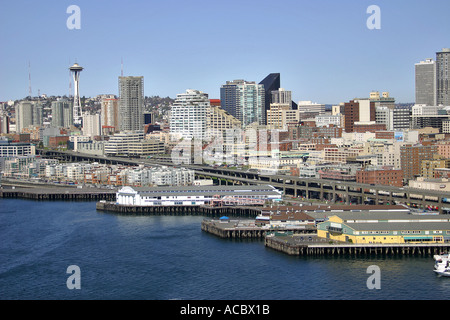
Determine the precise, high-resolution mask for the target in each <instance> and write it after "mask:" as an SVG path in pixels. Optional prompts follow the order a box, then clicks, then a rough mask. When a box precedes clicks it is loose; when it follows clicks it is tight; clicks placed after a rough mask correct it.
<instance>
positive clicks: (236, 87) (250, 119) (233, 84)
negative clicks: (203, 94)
mask: <svg viewBox="0 0 450 320" xmlns="http://www.w3.org/2000/svg"><path fill="white" fill-rule="evenodd" d="M270 94H271V93H270ZM220 101H221V107H222V109H224V110H225V111H227V112H228V113H229V114H231V115H232V116H233V117H235V118H236V119H238V120H239V121H241V123H242V125H243V127H246V126H248V125H250V124H252V123H255V122H256V123H258V124H260V125H264V124H265V123H266V90H265V87H264V84H261V83H260V84H257V83H256V82H254V81H245V80H234V81H227V82H226V84H224V85H222V86H221V88H220ZM268 108H270V103H269V106H268Z"/></svg>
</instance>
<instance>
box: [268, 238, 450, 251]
mask: <svg viewBox="0 0 450 320" xmlns="http://www.w3.org/2000/svg"><path fill="white" fill-rule="evenodd" d="M264 244H265V246H266V247H268V248H271V249H274V250H277V251H281V252H284V253H286V254H289V255H297V256H317V255H321V256H342V255H351V256H361V255H380V256H383V255H384V256H388V255H389V256H391V255H423V256H426V255H429V256H432V255H435V254H440V253H442V252H448V251H449V250H450V243H432V244H428V243H416V244H409V243H408V244H402V243H399V244H376V243H373V244H352V243H339V242H335V243H330V242H329V241H328V240H327V239H321V238H317V237H315V236H313V237H312V239H308V240H306V239H305V238H304V239H302V240H300V237H299V236H298V235H293V236H287V235H269V236H266V237H265V240H264Z"/></svg>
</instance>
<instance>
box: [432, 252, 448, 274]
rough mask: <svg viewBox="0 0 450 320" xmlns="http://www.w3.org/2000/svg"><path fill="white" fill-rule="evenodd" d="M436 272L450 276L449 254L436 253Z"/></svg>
mask: <svg viewBox="0 0 450 320" xmlns="http://www.w3.org/2000/svg"><path fill="white" fill-rule="evenodd" d="M434 260H435V263H434V270H433V271H434V272H436V273H437V274H438V275H440V276H444V277H450V257H449V254H448V253H447V254H440V255H434Z"/></svg>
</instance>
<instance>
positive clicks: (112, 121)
mask: <svg viewBox="0 0 450 320" xmlns="http://www.w3.org/2000/svg"><path fill="white" fill-rule="evenodd" d="M101 104H102V112H101V118H102V120H101V121H102V127H104V128H105V129H111V130H106V131H112V132H115V131H119V99H114V98H104V99H102V102H101Z"/></svg>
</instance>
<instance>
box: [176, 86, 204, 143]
mask: <svg viewBox="0 0 450 320" xmlns="http://www.w3.org/2000/svg"><path fill="white" fill-rule="evenodd" d="M209 113H210V102H209V98H208V94H206V93H203V92H201V91H198V90H191V89H189V90H186V93H180V94H177V98H176V99H175V102H174V104H173V105H172V107H171V110H170V133H171V134H174V135H175V136H178V137H179V138H187V139H191V138H195V139H205V138H206V137H207V136H206V125H207V117H208V116H209Z"/></svg>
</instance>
